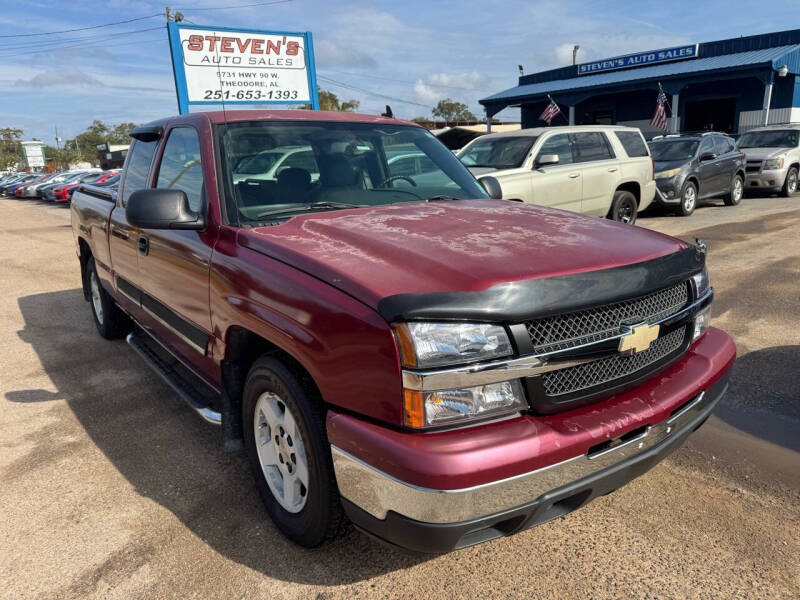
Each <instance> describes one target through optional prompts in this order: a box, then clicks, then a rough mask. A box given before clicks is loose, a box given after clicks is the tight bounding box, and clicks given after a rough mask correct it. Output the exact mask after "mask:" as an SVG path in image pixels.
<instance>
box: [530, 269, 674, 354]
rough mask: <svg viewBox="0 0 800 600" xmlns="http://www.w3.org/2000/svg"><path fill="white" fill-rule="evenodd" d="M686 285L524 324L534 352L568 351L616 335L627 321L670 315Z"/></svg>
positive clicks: (634, 321)
mask: <svg viewBox="0 0 800 600" xmlns="http://www.w3.org/2000/svg"><path fill="white" fill-rule="evenodd" d="M688 285H689V284H688V282H686V281H684V282H681V283H679V284H676V285H673V286H671V287H668V288H664V289H663V290H659V291H657V292H653V293H652V294H648V295H646V296H642V297H640V298H634V299H632V300H625V301H622V302H617V303H614V304H606V305H605V306H599V307H595V308H590V309H587V310H581V311H577V312H572V313H566V314H562V315H556V316H553V317H545V318H543V319H536V320H535V321H528V322H527V323H526V324H525V327H526V328H527V330H528V335H529V336H530V338H531V343H532V344H533V348H534V352H536V353H537V354H540V353H547V352H557V351H562V350H568V349H570V348H574V347H576V346H581V345H583V344H589V343H592V342H597V341H600V340H603V339H606V338H609V337H613V336H615V335H619V333H620V332H621V331H622V327H623V326H624V325H626V324H627V325H632V324H637V323H643V322H645V321H647V322H649V323H653V322H656V321H660V320H662V319H665V318H667V317H669V316H670V315H672V314H674V313H676V312H678V311H679V310H680V309H682V308H683V307H684V306H686V304H687V303H688V301H689V288H688Z"/></svg>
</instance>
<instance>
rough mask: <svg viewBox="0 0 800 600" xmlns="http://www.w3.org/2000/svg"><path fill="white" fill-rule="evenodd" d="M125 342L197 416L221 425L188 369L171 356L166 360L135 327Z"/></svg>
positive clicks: (144, 334) (163, 352)
mask: <svg viewBox="0 0 800 600" xmlns="http://www.w3.org/2000/svg"><path fill="white" fill-rule="evenodd" d="M125 341H127V342H128V345H129V346H130V347H131V348H133V349H134V351H135V352H136V354H138V355H139V356H141V357H142V360H144V362H146V363H147V365H148V366H149V367H150V368H151V369H153V371H155V372H156V373H157V374H158V375H160V376H161V378H162V379H163V380H164V381H165V382H166V383H167V385H169V387H171V388H172V389H173V390H174V391H175V393H176V394H178V396H180V397H181V399H182V400H183V401H184V402H186V404H188V405H189V406H191V407H192V408H193V409H194V410H195V412H197V414H198V415H200V416H201V417H202V418H203V419H204V420H206V421H208V422H209V423H212V424H214V425H220V424H221V423H222V415H221V414H220V413H218V412H217V411H215V410H212V409H211V408H210V402H209V398H208V397H204V395H203V394H202V393H201V392H200V391H199V390H198V385H199V386H205V384H203V383H200V382H199V381H198V385H193V384H192V383H191V380H190V379H195V377H194V376H193V375H191V374H190V373H189V371H188V369H186V367H184V366H183V365H181V364H180V363H179V362H178V361H177V360H176V359H174V358H172V357H171V356H170V357H169V358H167V356H165V355H166V351H165V350H163V349H161V348H160V347H159V348H156V347H154V346H155V344H157V342H155V340H151V339H150V336H149V335H148V334H147V333H146V332H144V331H141V330H140V329H139V328H138V327H137V328H136V329H135V330H134V331H133V332H132V333H129V334H128V337H127V338H125ZM159 350H161V351H160V352H159Z"/></svg>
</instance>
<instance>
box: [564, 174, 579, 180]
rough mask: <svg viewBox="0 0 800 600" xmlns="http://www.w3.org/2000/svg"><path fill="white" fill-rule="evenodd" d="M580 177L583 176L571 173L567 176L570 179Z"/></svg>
mask: <svg viewBox="0 0 800 600" xmlns="http://www.w3.org/2000/svg"><path fill="white" fill-rule="evenodd" d="M580 176H581V174H580V173H570V174H569V175H567V177H569V178H570V179H577V178H578V177H580Z"/></svg>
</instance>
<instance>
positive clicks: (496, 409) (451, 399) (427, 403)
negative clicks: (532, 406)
mask: <svg viewBox="0 0 800 600" xmlns="http://www.w3.org/2000/svg"><path fill="white" fill-rule="evenodd" d="M525 406H526V401H525V396H524V395H523V392H522V385H521V384H520V380H519V379H515V380H513V381H503V382H501V383H492V384H489V385H480V386H477V387H470V388H460V389H454V390H436V391H433V392H419V391H416V390H408V389H407V390H404V407H403V408H404V410H403V422H404V423H405V424H406V425H407V426H409V427H414V428H422V427H431V426H435V425H447V424H448V423H453V422H459V423H461V422H464V421H471V420H475V419H482V418H486V417H490V416H503V415H507V414H511V413H516V412H519V411H521V410H524V408H525Z"/></svg>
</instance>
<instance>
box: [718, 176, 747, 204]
mask: <svg viewBox="0 0 800 600" xmlns="http://www.w3.org/2000/svg"><path fill="white" fill-rule="evenodd" d="M743 194H744V181H743V180H742V176H741V175H734V176H733V179H731V191H730V192H729V193H728V195H726V196H725V198H723V200H724V201H725V204H726V205H727V206H736V205H737V204H739V203H740V202H741V201H742V195H743Z"/></svg>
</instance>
